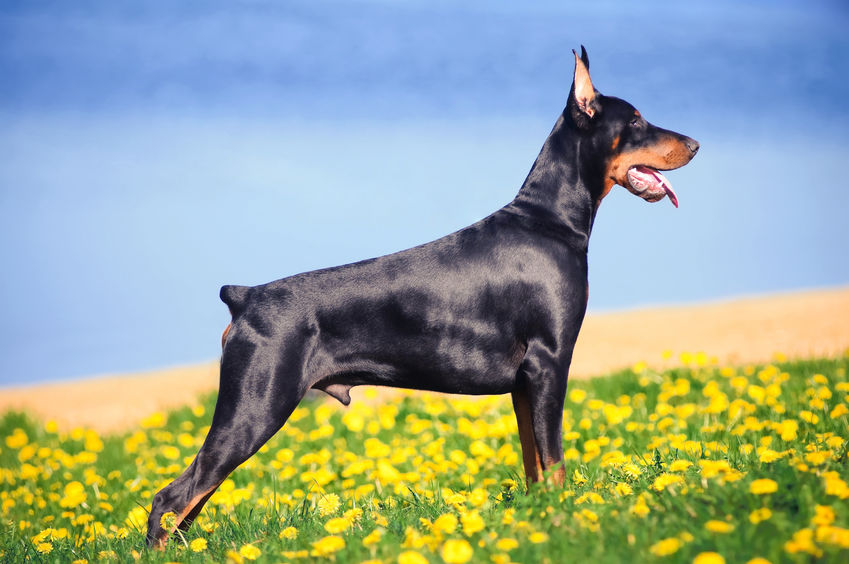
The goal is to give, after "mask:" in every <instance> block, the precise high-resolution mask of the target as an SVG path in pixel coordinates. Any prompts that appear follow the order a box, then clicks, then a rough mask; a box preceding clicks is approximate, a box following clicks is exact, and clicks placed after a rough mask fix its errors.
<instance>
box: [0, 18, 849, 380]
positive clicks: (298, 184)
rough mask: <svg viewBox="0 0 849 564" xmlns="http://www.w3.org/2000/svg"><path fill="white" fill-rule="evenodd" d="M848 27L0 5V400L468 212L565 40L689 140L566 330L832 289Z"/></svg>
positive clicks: (608, 212)
mask: <svg viewBox="0 0 849 564" xmlns="http://www.w3.org/2000/svg"><path fill="white" fill-rule="evenodd" d="M847 24H849V12H848V11H847V9H846V8H845V7H844V5H843V4H842V3H836V2H835V3H825V2H820V3H816V2H815V3H810V2H806V3H801V2H800V3H791V2H779V3H767V2H763V3H760V2H759V3H747V4H740V3H736V2H735V3H725V2H718V3H717V2H713V3H707V4H698V3H687V4H686V5H681V3H674V2H668V3H667V2H652V3H640V4H639V6H635V7H634V8H626V7H623V6H622V5H619V4H614V3H599V4H593V5H592V7H587V6H584V7H582V8H580V9H575V8H574V7H569V6H561V3H542V4H532V5H522V6H517V5H512V4H507V3H505V4H500V3H491V2H485V3H484V2H480V3H471V4H468V3H467V4H464V7H462V8H460V7H456V6H454V5H453V4H448V3H439V2H437V3H434V2H428V3H424V2H422V3H419V2H405V3H401V4H396V3H390V2H354V3H351V2H346V3H330V4H328V3H320V4H319V3H306V2H303V3H301V2H295V3H291V2H287V3H285V4H278V3H266V2H249V3H247V2H246V3H240V4H231V3H209V2H204V3H181V4H180V5H179V6H171V5H170V4H165V3H162V4H160V3H157V4H155V5H149V4H148V3H142V2H131V3H124V4H122V5H121V6H117V5H115V6H113V4H112V3H108V2H89V3H60V2H55V3H51V2H42V3H35V4H33V3H21V4H17V3H8V2H7V3H4V4H3V6H2V7H0V76H2V77H4V78H3V80H2V81H0V214H1V215H0V260H2V264H3V265H4V268H3V276H2V277H0V300H2V301H0V306H2V311H3V313H4V317H3V323H2V325H0V384H16V383H29V382H34V381H42V380H55V379H66V378H74V377H79V376H83V375H91V374H97V373H106V372H126V371H131V370H141V369H149V368H155V367H160V366H166V365H173V364H180V363H190V362H195V361H200V360H208V359H211V358H214V357H215V356H216V355H217V354H218V347H219V345H218V343H219V337H220V333H221V330H222V329H223V327H224V326H225V325H226V323H227V312H226V308H225V307H224V306H223V304H221V303H220V302H219V301H218V298H217V293H218V288H219V287H220V286H221V285H222V284H225V283H239V284H255V283H261V282H266V281H269V280H272V279H276V278H280V277H282V276H286V275H289V274H294V273H297V272H301V271H304V270H309V269H313V268H318V267H323V266H329V265H333V264H340V263H345V262H351V261H354V260H358V259H362V258H367V257H370V256H375V255H379V254H385V253H389V252H392V251H396V250H399V249H403V248H406V247H409V246H412V245H415V244H418V243H422V242H425V241H428V240H430V239H433V238H436V237H438V236H440V235H443V234H445V233H448V232H451V231H453V230H455V229H458V228H460V227H463V226H464V225H467V224H469V223H471V222H473V221H475V220H477V219H479V218H480V217H483V216H484V215H487V214H488V213H489V212H491V211H493V210H494V209H496V208H498V207H500V206H501V205H503V204H504V203H506V202H507V201H509V200H510V199H511V198H512V197H513V195H514V194H515V192H516V191H517V190H518V187H519V185H520V184H521V182H522V180H523V179H524V176H525V174H526V173H527V171H528V169H529V167H530V165H531V163H532V162H533V159H534V158H535V156H536V154H537V151H538V150H539V147H540V145H541V144H542V141H543V140H544V138H545V136H546V135H547V133H548V131H549V129H550V128H551V125H552V124H553V122H554V119H555V117H556V116H557V114H558V113H559V111H560V110H561V109H562V106H563V104H564V102H565V98H566V94H567V93H568V88H569V83H570V80H571V68H572V62H571V52H570V49H571V48H573V47H577V46H578V45H579V44H580V43H584V44H585V45H587V48H588V50H589V52H590V59H591V62H592V64H591V71H592V75H593V80H594V81H595V84H596V86H597V87H598V88H599V90H601V91H602V92H604V93H606V94H614V95H619V96H622V97H624V98H626V99H628V100H629V101H631V102H632V103H634V104H635V105H636V106H637V107H638V108H639V109H640V110H641V112H642V113H643V114H644V115H645V116H646V117H647V118H648V119H649V120H650V121H653V122H654V123H656V124H658V125H661V126H664V127H669V128H672V129H675V130H678V131H681V132H683V133H686V134H688V135H691V136H693V137H695V138H697V139H698V140H699V141H700V142H701V144H702V150H701V152H700V153H699V155H698V157H697V158H696V159H695V160H694V161H693V162H692V163H691V164H690V165H689V166H687V167H685V168H684V169H681V170H679V171H675V172H671V173H669V175H668V176H669V178H670V179H671V181H672V182H673V184H674V185H675V186H676V189H677V191H678V194H679V198H680V200H681V207H680V209H678V210H675V209H674V208H673V207H672V206H671V205H670V204H669V203H668V201H662V202H660V203H658V204H654V205H650V204H647V203H645V202H643V201H642V200H640V199H638V198H634V197H633V196H631V195H630V194H629V193H627V192H626V191H625V190H623V189H621V188H618V189H615V190H614V192H613V193H612V194H611V195H610V196H609V197H608V198H607V199H606V200H605V202H604V204H603V205H602V208H601V210H600V212H599V216H598V219H597V222H596V227H595V232H594V234H593V239H592V241H591V247H590V285H591V292H590V295H591V299H590V307H591V309H596V310H599V309H613V308H627V307H636V306H642V305H654V304H663V303H677V302H692V301H699V300H705V299H716V298H722V297H727V296H736V295H740V294H752V293H761V292H771V291H782V290H792V289H802V288H812V287H822V286H832V285H844V284H847V283H849V261H846V260H845V255H846V248H847V244H849V222H846V221H845V210H846V209H848V208H849V191H847V190H846V189H845V187H844V186H843V183H842V182H841V180H842V179H843V177H844V176H845V173H844V171H843V169H844V167H845V162H846V157H847V150H846V143H845V140H844V138H845V131H846V130H847V126H848V125H849V107H847V104H846V103H845V100H846V99H849V81H847V79H846V77H847V76H849V73H847V71H849V68H847V67H849V62H847V61H849V39H847V38H846V37H845V36H846V34H845V29H847ZM838 313H839V312H836V314H838ZM846 313H849V312H846Z"/></svg>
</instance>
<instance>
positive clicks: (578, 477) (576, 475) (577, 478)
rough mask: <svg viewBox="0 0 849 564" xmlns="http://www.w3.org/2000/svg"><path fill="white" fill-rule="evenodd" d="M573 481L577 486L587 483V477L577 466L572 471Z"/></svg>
mask: <svg viewBox="0 0 849 564" xmlns="http://www.w3.org/2000/svg"><path fill="white" fill-rule="evenodd" d="M572 482H573V483H574V484H575V485H576V486H581V485H583V484H586V483H587V477H586V476H584V475H583V474H581V471H580V470H578V469H577V468H575V471H574V472H573V473H572Z"/></svg>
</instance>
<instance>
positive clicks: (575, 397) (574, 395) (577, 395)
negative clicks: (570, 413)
mask: <svg viewBox="0 0 849 564" xmlns="http://www.w3.org/2000/svg"><path fill="white" fill-rule="evenodd" d="M585 399H587V392H585V391H584V390H580V389H578V390H572V391H570V392H569V401H571V402H572V403H581V402H583V401H584V400H585Z"/></svg>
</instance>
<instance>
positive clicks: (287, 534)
mask: <svg viewBox="0 0 849 564" xmlns="http://www.w3.org/2000/svg"><path fill="white" fill-rule="evenodd" d="M280 538H281V539H288V540H292V539H296V538H298V529H296V528H295V527H286V528H285V529H283V530H282V531H280Z"/></svg>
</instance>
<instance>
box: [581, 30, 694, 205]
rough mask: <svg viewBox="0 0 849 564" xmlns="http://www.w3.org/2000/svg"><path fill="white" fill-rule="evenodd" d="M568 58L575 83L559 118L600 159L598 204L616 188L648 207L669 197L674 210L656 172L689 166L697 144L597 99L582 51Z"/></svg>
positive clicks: (612, 101)
mask: <svg viewBox="0 0 849 564" xmlns="http://www.w3.org/2000/svg"><path fill="white" fill-rule="evenodd" d="M573 53H574V54H575V77H574V80H573V82H572V90H571V92H570V93H569V102H568V103H567V106H566V111H565V114H566V116H565V117H566V118H567V119H570V120H571V121H572V123H574V125H575V127H576V128H577V129H578V130H580V131H581V132H582V134H585V137H586V138H587V140H588V142H589V143H591V144H592V145H593V149H594V151H595V152H596V153H597V154H599V155H603V159H604V162H603V163H602V166H601V169H602V170H603V174H604V178H603V190H602V193H601V194H600V196H599V198H598V199H599V200H601V199H602V198H604V196H606V195H607V193H608V192H609V191H610V189H611V188H612V187H613V185H614V184H619V185H620V186H624V187H625V188H627V189H628V190H629V191H630V192H632V193H633V194H636V195H637V196H640V197H641V198H643V199H644V200H646V201H648V202H657V201H660V200H662V199H663V198H664V197H665V196H669V199H670V201H671V202H672V203H673V204H674V205H675V207H678V196H677V195H676V194H675V192H674V191H673V189H672V185H671V184H670V183H669V180H667V179H666V177H665V176H663V175H662V174H661V173H660V171H661V170H672V169H675V168H679V167H682V166H684V165H685V164H687V163H688V162H690V160H691V159H692V158H693V157H694V156H695V155H696V153H697V152H698V150H699V143H698V142H697V141H696V140H695V139H691V138H689V137H687V136H685V135H681V134H680V133H675V132H674V131H669V130H666V129H661V128H659V127H656V126H654V125H652V124H650V123H649V122H647V121H646V120H645V119H644V118H643V116H642V115H641V114H640V112H638V111H637V109H636V108H634V106H632V105H631V104H629V103H628V102H626V101H625V100H621V99H619V98H614V97H612V96H604V95H602V94H601V93H599V92H598V91H597V90H596V89H595V87H594V86H593V83H592V80H591V79H590V70H589V67H590V61H589V57H588V56H587V51H586V49H584V47H583V46H581V56H580V57H579V56H578V54H577V53H575V52H574V51H573Z"/></svg>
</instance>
